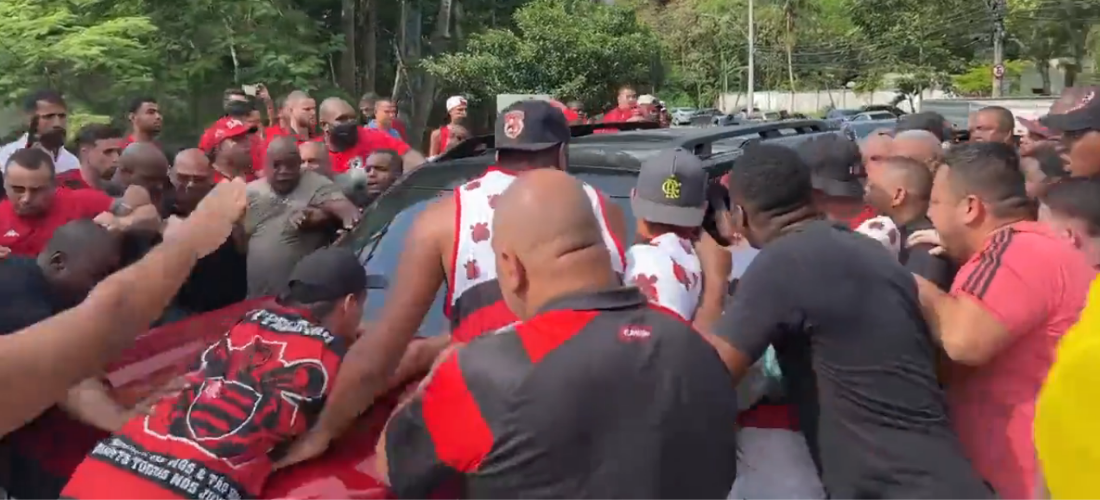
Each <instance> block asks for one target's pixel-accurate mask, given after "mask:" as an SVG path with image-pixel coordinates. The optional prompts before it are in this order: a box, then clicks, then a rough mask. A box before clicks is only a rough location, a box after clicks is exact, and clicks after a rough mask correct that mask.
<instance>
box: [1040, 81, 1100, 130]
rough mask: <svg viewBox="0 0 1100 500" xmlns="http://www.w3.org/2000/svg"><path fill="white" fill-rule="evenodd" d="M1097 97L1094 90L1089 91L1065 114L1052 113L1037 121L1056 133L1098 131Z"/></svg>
mask: <svg viewBox="0 0 1100 500" xmlns="http://www.w3.org/2000/svg"><path fill="white" fill-rule="evenodd" d="M1097 97H1098V96H1097V93H1096V90H1095V89H1090V90H1089V91H1087V92H1086V93H1085V94H1084V95H1082V96H1081V97H1080V99H1078V101H1077V104H1076V105H1074V106H1072V107H1071V108H1070V109H1068V110H1067V111H1066V112H1065V113H1062V114H1053V113H1052V114H1049V115H1046V116H1044V117H1042V118H1040V119H1039V121H1040V122H1041V123H1042V124H1043V125H1046V126H1047V127H1050V128H1051V129H1054V130H1056V131H1058V132H1084V131H1086V130H1095V131H1100V99H1098V98H1097Z"/></svg>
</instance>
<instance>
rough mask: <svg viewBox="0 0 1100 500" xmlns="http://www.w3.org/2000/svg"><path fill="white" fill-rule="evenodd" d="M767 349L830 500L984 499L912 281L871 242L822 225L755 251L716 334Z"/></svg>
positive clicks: (754, 354) (749, 349)
mask: <svg viewBox="0 0 1100 500" xmlns="http://www.w3.org/2000/svg"><path fill="white" fill-rule="evenodd" d="M715 333H717V334H718V335H720V336H721V337H723V338H725V339H726V340H728V341H729V342H730V343H731V344H732V345H733V346H734V347H736V348H737V349H738V350H740V351H741V352H743V353H745V354H747V355H748V356H750V357H751V358H752V359H753V360H756V359H759V358H760V356H762V355H763V353H764V350H765V349H766V348H767V347H768V345H774V346H775V351H776V355H777V358H778V360H779V366H780V369H781V370H782V371H783V379H784V384H785V386H786V390H787V395H788V398H789V400H790V402H791V403H792V404H794V405H795V407H796V410H797V413H798V415H797V416H798V420H799V423H800V427H801V428H802V429H803V433H804V434H805V436H806V442H807V444H808V445H809V448H810V452H811V454H812V455H813V458H814V462H815V463H816V464H817V466H818V469H819V471H820V472H821V478H822V484H824V486H825V488H826V490H827V491H828V492H829V495H830V496H831V497H832V498H986V497H989V496H990V495H991V493H990V492H989V491H988V489H987V488H986V487H985V486H984V484H983V483H982V481H981V479H979V477H978V475H977V473H975V472H974V470H973V468H972V467H971V465H970V463H969V461H968V460H967V459H966V458H965V456H964V455H963V451H962V447H961V445H960V444H959V442H958V439H957V437H956V436H955V434H954V432H953V431H952V430H951V425H950V422H949V421H948V417H947V408H946V402H945V398H944V395H943V392H942V391H941V390H940V388H939V386H938V384H937V382H936V364H935V346H934V345H933V343H932V339H931V337H930V336H929V332H928V328H927V326H926V325H925V323H924V319H923V317H922V316H921V311H920V304H919V302H918V298H917V288H916V283H915V281H914V279H913V277H912V275H911V274H910V273H909V272H908V271H907V270H906V269H905V268H904V267H902V266H901V265H900V264H899V263H898V262H897V261H896V260H894V258H893V257H892V256H891V255H890V254H889V253H887V252H883V251H882V247H881V245H880V244H879V243H878V242H876V241H874V240H872V239H870V238H865V237H862V236H859V235H856V234H855V233H853V232H851V231H850V230H849V229H848V228H846V227H842V226H837V225H835V224H833V223H830V222H826V221H813V222H809V223H806V224H805V225H803V226H801V227H799V228H796V229H792V230H791V231H790V232H789V233H787V234H785V235H783V236H781V237H780V238H778V239H777V240H775V241H773V242H772V243H770V244H769V245H767V246H766V247H764V248H763V249H762V250H761V252H760V254H759V255H757V257H756V259H755V260H754V261H753V265H752V266H750V267H749V268H748V270H747V271H746V272H745V274H744V276H743V277H742V278H741V283H740V286H739V288H738V291H737V294H736V295H734V296H733V297H732V298H731V299H730V302H729V304H727V307H726V310H725V313H724V314H723V317H722V320H721V321H720V323H719V324H718V327H717V328H716V332H715Z"/></svg>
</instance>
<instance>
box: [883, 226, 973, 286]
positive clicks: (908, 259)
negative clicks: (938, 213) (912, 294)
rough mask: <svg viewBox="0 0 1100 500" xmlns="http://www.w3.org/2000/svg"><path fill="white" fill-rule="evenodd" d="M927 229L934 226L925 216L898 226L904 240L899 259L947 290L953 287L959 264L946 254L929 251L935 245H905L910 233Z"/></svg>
mask: <svg viewBox="0 0 1100 500" xmlns="http://www.w3.org/2000/svg"><path fill="white" fill-rule="evenodd" d="M925 229H934V228H933V227H932V221H930V220H928V217H924V216H921V217H917V218H916V219H914V220H911V221H909V222H908V223H906V224H902V225H901V226H900V227H898V232H899V233H900V234H901V242H902V248H901V251H900V252H899V254H898V260H899V261H900V262H901V265H903V266H905V268H906V269H908V270H909V271H910V272H912V273H913V274H916V275H917V276H920V277H922V278H924V279H926V280H928V281H931V282H932V283H934V284H935V285H936V286H938V287H940V290H943V291H945V292H946V291H948V290H950V289H951V282H952V281H955V273H957V272H959V268H958V266H956V265H955V263H953V262H951V261H950V260H948V259H947V257H945V256H941V255H932V254H931V253H929V252H930V251H931V250H932V248H934V246H933V245H927V244H924V245H917V246H914V247H912V248H906V247H905V241H906V240H908V239H909V235H911V234H913V233H914V232H917V231H921V230H925Z"/></svg>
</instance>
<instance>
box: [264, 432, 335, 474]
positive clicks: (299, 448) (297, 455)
mask: <svg viewBox="0 0 1100 500" xmlns="http://www.w3.org/2000/svg"><path fill="white" fill-rule="evenodd" d="M330 444H332V436H330V435H328V433H326V432H324V431H321V430H318V428H317V427H314V428H312V429H310V430H309V431H307V432H306V433H305V434H302V435H301V436H298V439H295V440H294V442H293V443H291V444H290V448H289V449H288V450H287V452H286V455H284V456H283V458H281V459H280V460H279V461H278V462H275V465H274V466H273V467H272V468H273V470H279V469H282V468H283V467H289V466H291V465H294V464H296V463H299V462H304V461H306V460H309V459H311V458H316V457H319V456H321V455H322V454H324V453H325V451H326V450H328V447H329V445H330Z"/></svg>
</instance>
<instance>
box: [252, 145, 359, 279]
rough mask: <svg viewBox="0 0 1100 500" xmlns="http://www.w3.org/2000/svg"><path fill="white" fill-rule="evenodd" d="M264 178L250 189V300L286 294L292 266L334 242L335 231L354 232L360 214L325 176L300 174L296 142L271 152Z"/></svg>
mask: <svg viewBox="0 0 1100 500" xmlns="http://www.w3.org/2000/svg"><path fill="white" fill-rule="evenodd" d="M265 156H266V158H265V161H266V162H267V165H266V166H265V167H264V170H265V172H264V178H263V179H258V180H255V181H252V182H250V183H249V184H248V215H247V217H246V218H245V224H244V233H245V235H247V237H248V257H247V258H248V296H249V297H265V296H270V295H278V294H279V293H282V292H283V291H284V290H283V287H284V286H285V284H286V282H287V276H288V275H289V274H290V271H291V269H293V268H294V263H295V262H298V260H300V259H301V258H302V257H304V256H306V255H308V254H309V253H310V252H313V251H314V250H317V249H318V248H321V247H322V246H324V245H325V244H327V243H328V242H330V241H331V239H332V238H331V237H332V231H331V230H332V229H335V228H343V229H351V228H352V227H354V226H355V224H356V223H358V222H359V210H358V209H357V208H355V205H352V204H351V202H350V201H348V199H347V198H345V197H344V195H343V194H341V193H340V190H339V188H338V187H337V186H336V185H335V184H333V183H332V181H330V180H328V179H326V178H325V177H324V176H322V175H321V174H318V173H315V172H302V158H301V156H299V155H298V144H297V142H296V141H295V140H294V139H293V138H289V137H277V138H275V140H273V141H271V143H270V144H269V145H268V147H267V154H266V155H265Z"/></svg>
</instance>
